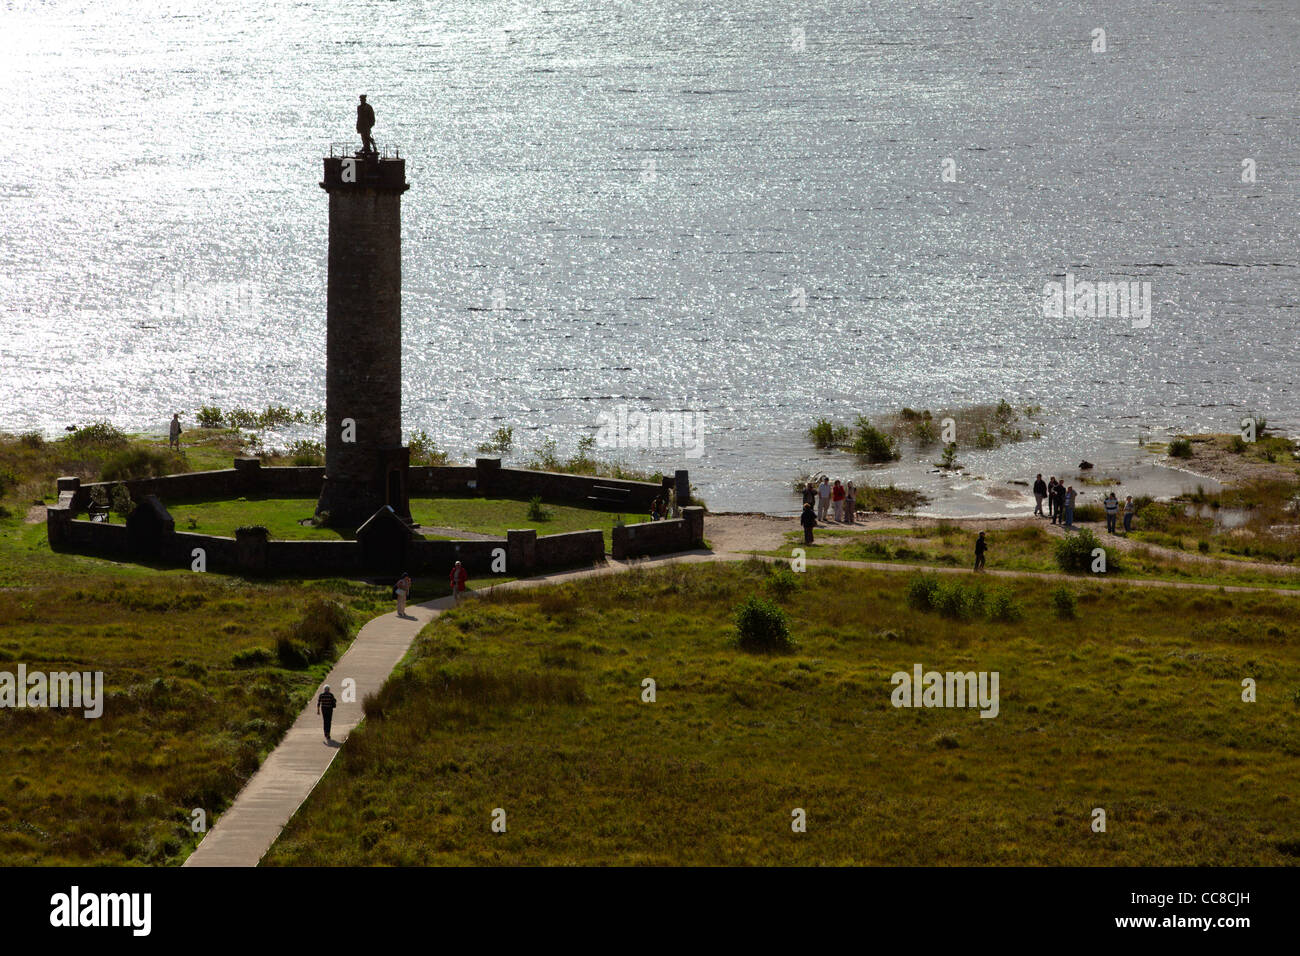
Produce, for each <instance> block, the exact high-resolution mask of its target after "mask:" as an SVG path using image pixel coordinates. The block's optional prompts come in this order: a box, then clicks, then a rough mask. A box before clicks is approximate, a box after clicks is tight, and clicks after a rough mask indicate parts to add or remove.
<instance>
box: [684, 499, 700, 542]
mask: <svg viewBox="0 0 1300 956" xmlns="http://www.w3.org/2000/svg"><path fill="white" fill-rule="evenodd" d="M682 518H683V519H685V521H686V527H687V537H688V540H689V542H690V544H689V547H692V548H702V547H704V509H703V508H701V507H700V506H699V505H689V506H687V507H685V508H683V509H682Z"/></svg>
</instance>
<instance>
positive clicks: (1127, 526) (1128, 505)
mask: <svg viewBox="0 0 1300 956" xmlns="http://www.w3.org/2000/svg"><path fill="white" fill-rule="evenodd" d="M1136 510H1137V506H1136V505H1134V504H1133V496H1132V495H1129V496H1128V497H1127V498H1125V499H1124V532H1125V533H1126V534H1127V533H1128V532H1130V531H1132V530H1133V512H1134V511H1136Z"/></svg>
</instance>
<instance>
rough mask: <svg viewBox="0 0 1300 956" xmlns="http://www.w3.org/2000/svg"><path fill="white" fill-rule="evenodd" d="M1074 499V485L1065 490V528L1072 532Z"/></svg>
mask: <svg viewBox="0 0 1300 956" xmlns="http://www.w3.org/2000/svg"><path fill="white" fill-rule="evenodd" d="M1075 497H1076V494H1075V490H1074V485H1070V486H1069V487H1068V488H1066V489H1065V526H1066V527H1067V528H1069V529H1070V530H1074V499H1075Z"/></svg>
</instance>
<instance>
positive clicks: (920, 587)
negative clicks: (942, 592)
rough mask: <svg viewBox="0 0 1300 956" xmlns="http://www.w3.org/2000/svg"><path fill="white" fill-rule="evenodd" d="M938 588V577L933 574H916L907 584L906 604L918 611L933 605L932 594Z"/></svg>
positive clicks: (928, 608)
mask: <svg viewBox="0 0 1300 956" xmlns="http://www.w3.org/2000/svg"><path fill="white" fill-rule="evenodd" d="M938 590H939V578H938V577H937V576H936V575H933V574H918V575H917V576H916V577H914V578H912V580H911V581H909V582H908V584H907V606H908V607H910V608H914V609H915V610H918V611H928V610H930V608H932V607H934V595H935V592H936V591H938Z"/></svg>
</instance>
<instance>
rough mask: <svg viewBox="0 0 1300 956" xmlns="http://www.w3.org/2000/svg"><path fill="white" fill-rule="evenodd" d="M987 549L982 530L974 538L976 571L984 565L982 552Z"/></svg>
mask: <svg viewBox="0 0 1300 956" xmlns="http://www.w3.org/2000/svg"><path fill="white" fill-rule="evenodd" d="M988 549H989V545H988V542H987V541H985V540H984V532H983V531H981V532H980V536H979V537H978V538H976V539H975V570H976V571H978V570H980V568H982V567H984V552H985V551H987V550H988Z"/></svg>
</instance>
